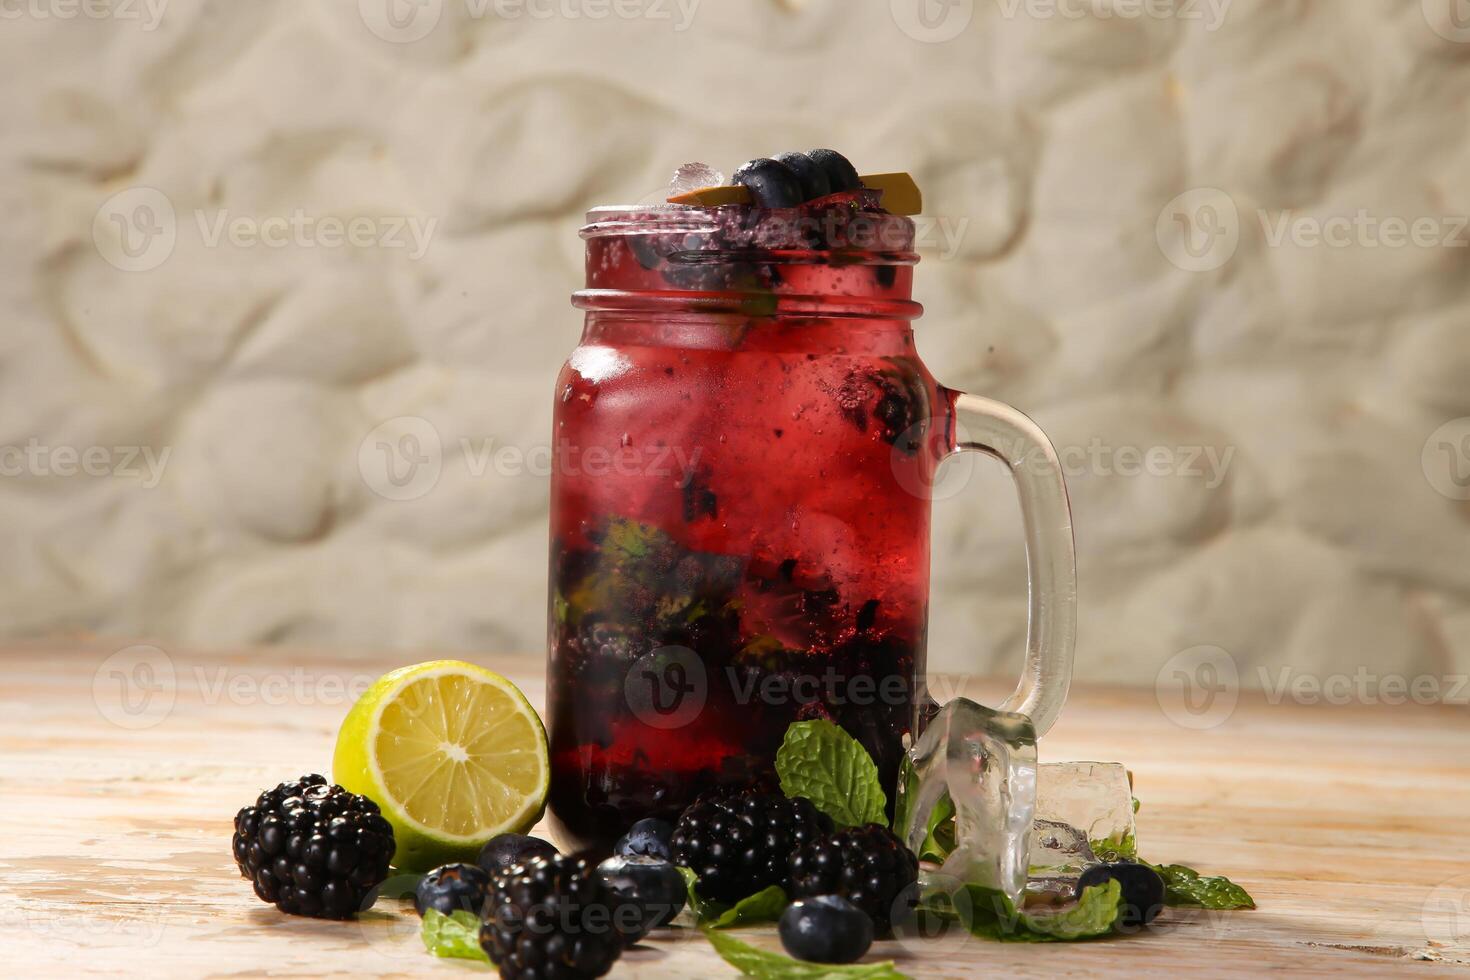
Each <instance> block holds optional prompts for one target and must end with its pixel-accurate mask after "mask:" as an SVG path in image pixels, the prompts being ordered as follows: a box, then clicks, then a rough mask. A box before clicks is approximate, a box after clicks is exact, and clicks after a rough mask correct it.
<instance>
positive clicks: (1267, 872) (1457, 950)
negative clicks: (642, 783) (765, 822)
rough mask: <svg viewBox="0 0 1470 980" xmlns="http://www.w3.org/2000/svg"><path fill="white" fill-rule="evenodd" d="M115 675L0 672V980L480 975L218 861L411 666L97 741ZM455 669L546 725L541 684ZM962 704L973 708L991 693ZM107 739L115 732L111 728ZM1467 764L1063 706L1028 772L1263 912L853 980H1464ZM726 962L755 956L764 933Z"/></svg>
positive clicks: (177, 685)
mask: <svg viewBox="0 0 1470 980" xmlns="http://www.w3.org/2000/svg"><path fill="white" fill-rule="evenodd" d="M118 649H119V647H118V646H116V645H108V646H99V645H96V644H86V643H73V644H66V645H62V644H47V645H34V646H27V647H24V648H11V649H8V650H4V651H0V664H3V666H4V676H5V681H6V682H5V685H4V687H3V693H0V719H3V721H0V872H3V873H0V941H3V949H4V950H5V953H6V960H7V962H6V967H7V972H9V973H11V974H12V975H18V976H43V975H44V976H47V977H56V976H68V975H79V974H81V973H83V972H84V971H85V972H86V973H87V974H91V975H96V976H133V975H137V974H140V973H147V974H149V975H152V976H166V977H174V976H177V977H246V976H260V975H270V976H351V975H364V974H371V975H388V976H393V975H404V976H407V975H416V976H432V975H439V976H444V977H452V976H458V975H465V976H470V975H477V976H488V975H490V974H489V973H488V971H487V970H486V969H485V968H484V967H481V966H477V965H475V964H466V963H459V962H452V961H442V960H436V959H434V958H432V957H430V956H428V955H427V954H425V953H424V951H423V949H422V946H421V945H420V943H419V940H418V936H417V919H416V918H415V917H414V915H413V911H412V909H411V908H409V907H408V906H406V905H403V906H400V905H399V904H398V903H391V902H388V903H380V905H379V906H378V907H377V908H375V909H373V910H372V911H371V912H369V913H368V914H366V915H364V916H363V918H362V919H361V920H360V921H358V922H350V923H327V922H317V921H310V920H301V919H293V918H289V917H286V916H282V915H279V914H277V913H276V912H275V911H274V910H273V909H271V908H269V907H267V906H264V905H262V904H261V903H259V902H258V901H257V900H256V899H255V897H254V896H253V895H252V894H251V892H250V889H249V887H248V886H247V884H246V883H245V882H244V881H242V880H241V879H240V877H239V876H238V874H237V872H236V870H235V867H234V864H233V861H232V860H231V857H230V853H229V835H230V821H231V818H232V817H233V815H234V812H235V810H236V809H237V808H238V807H240V806H241V805H243V804H244V803H246V802H248V801H249V800H251V799H253V798H254V796H255V794H256V793H257V792H259V791H260V789H262V788H264V787H266V786H270V785H274V784H275V783H276V782H278V781H280V780H281V779H284V778H288V777H292V776H295V775H299V774H300V773H302V772H307V771H322V772H325V771H327V769H328V767H329V765H330V753H331V747H332V743H333V739H334V737H335V733H336V728H337V724H338V722H339V721H340V719H341V717H342V715H343V714H344V713H345V711H346V709H347V705H348V703H349V698H350V688H351V687H352V686H353V685H354V684H355V685H358V686H361V685H363V684H366V683H367V682H368V681H370V680H371V679H372V678H374V677H376V676H377V675H378V674H380V673H381V672H383V671H384V670H386V669H389V668H390V667H393V666H396V665H398V664H399V663H402V662H405V661H407V660H410V659H428V658H429V655H428V654H425V655H423V656H419V657H406V656H403V655H397V656H389V655H381V654H375V655H356V656H353V655H339V654H333V655H322V654H314V653H309V652H293V651H281V650H272V651H239V652H233V653H219V654H208V655H205V654H195V653H190V652H186V651H168V653H167V654H166V656H167V660H166V661H161V663H163V664H164V665H165V667H166V670H165V676H163V677H162V678H159V677H157V676H156V677H155V679H156V680H158V683H159V685H160V686H159V687H158V689H157V690H156V691H155V694H154V700H152V701H148V699H147V698H146V697H141V696H140V697H138V698H135V700H134V702H133V704H132V707H133V708H134V709H135V710H136V712H137V713H136V714H134V715H126V714H123V715H119V707H120V702H119V700H118V697H119V694H120V693H121V691H122V689H121V687H120V686H119V684H118V683H117V677H116V676H114V675H113V673H112V669H113V668H122V669H124V670H128V669H131V668H132V667H133V666H135V665H136V663H138V662H139V656H140V655H139V654H138V653H137V652H133V653H124V654H122V655H120V656H119V655H117V651H118ZM145 653H146V652H145ZM148 656H152V655H151V654H148ZM109 658H113V659H111V660H109ZM155 659H156V658H155ZM477 659H479V660H480V662H482V663H484V664H486V665H487V666H490V667H492V668H494V669H497V670H501V671H502V672H504V673H506V674H507V675H509V676H511V677H512V678H513V679H514V680H516V681H517V683H520V684H521V685H522V686H523V687H524V689H525V691H526V693H527V695H528V696H529V697H530V698H531V699H532V701H534V702H537V703H539V702H540V701H541V699H542V697H543V695H544V684H543V682H542V679H541V675H540V668H539V663H538V662H537V661H536V660H534V659H531V658H521V659H511V658H496V657H487V658H477ZM168 671H171V672H172V678H173V684H172V688H173V691H174V693H173V696H172V697H170V696H169V695H168V690H169V687H168V686H166V685H164V682H165V681H167V679H168V678H167V676H166V675H167V672H168ZM972 688H973V689H969V690H967V692H968V693H971V694H978V695H979V696H980V698H981V699H982V700H987V699H988V700H989V701H990V702H991V703H994V701H995V694H996V691H997V689H995V688H989V687H987V685H984V684H978V683H977V684H974V685H973V686H972ZM135 693H137V692H135ZM140 705H141V706H142V707H140ZM118 717H121V718H122V720H123V721H124V722H125V723H126V724H127V725H128V726H130V727H120V726H119V725H118V724H115V723H114V721H112V720H109V718H118ZM144 723H147V727H143V725H144ZM1467 739H1470V714H1467V713H1466V712H1465V711H1464V710H1463V709H1460V708H1449V707H1422V706H1407V707H1385V706H1372V707H1370V706H1355V707H1307V706H1300V705H1271V704H1268V703H1266V702H1265V700H1264V699H1261V698H1259V697H1255V698H1250V697H1247V698H1242V700H1241V702H1240V704H1239V705H1238V706H1237V707H1236V709H1235V711H1234V713H1233V714H1232V715H1231V716H1230V717H1229V719H1228V720H1227V721H1225V722H1224V723H1223V724H1221V725H1220V726H1218V727H1216V728H1214V729H1212V730H1209V731H1190V730H1187V729H1184V728H1180V727H1177V726H1176V725H1174V724H1173V723H1171V722H1170V721H1169V719H1168V718H1167V717H1165V715H1164V714H1163V713H1162V712H1161V711H1160V710H1159V707H1158V705H1157V703H1156V701H1155V698H1154V693H1153V692H1152V691H1147V690H1125V689H1104V688H1084V689H1082V690H1079V691H1077V692H1076V693H1075V694H1074V697H1073V701H1072V703H1071V704H1070V705H1069V706H1068V709H1067V711H1066V713H1065V715H1064V716H1063V719H1062V721H1061V723H1060V724H1059V725H1058V726H1057V729H1056V730H1055V731H1054V732H1053V733H1052V734H1051V735H1049V736H1048V737H1047V738H1046V739H1045V740H1044V741H1043V743H1042V758H1043V760H1044V761H1046V760H1063V759H1102V760H1118V761H1122V762H1125V763H1126V764H1127V765H1128V766H1129V767H1130V768H1131V769H1132V770H1133V771H1134V773H1135V777H1136V784H1135V791H1136V793H1137V795H1138V796H1139V797H1140V798H1141V799H1142V801H1143V807H1142V810H1141V811H1140V812H1139V814H1138V827H1139V840H1140V846H1141V850H1142V852H1143V854H1144V856H1145V857H1147V858H1149V859H1150V860H1153V861H1156V862H1172V861H1180V862H1185V863H1189V864H1192V865H1195V866H1197V867H1198V868H1199V869H1200V870H1201V871H1204V872H1223V873H1227V874H1229V875H1230V876H1231V877H1233V878H1234V879H1236V880H1237V881H1239V882H1241V883H1242V884H1244V885H1245V886H1246V887H1247V888H1249V890H1250V891H1251V893H1252V894H1253V895H1254V896H1255V897H1256V899H1257V901H1258V902H1259V904H1260V908H1259V909H1258V910H1256V911H1254V912H1237V913H1185V912H1179V911H1171V912H1169V913H1166V915H1165V917H1164V918H1162V919H1161V920H1160V922H1159V924H1158V927H1157V928H1154V929H1152V930H1151V931H1150V932H1149V933H1148V934H1146V935H1142V936H1138V937H1134V938H1130V939H1124V940H1114V941H1108V942H1102V943H1091V944H1081V945H1051V946H1025V945H998V944H994V943H987V942H982V941H980V940H963V941H961V940H954V941H914V942H909V943H901V942H889V943H884V944H880V946H879V948H877V949H876V950H875V953H877V954H879V955H882V956H889V957H892V958H894V959H896V960H898V961H899V963H900V966H901V968H902V969H903V970H904V971H905V972H907V973H908V974H910V975H911V976H913V977H916V978H919V977H934V978H941V977H955V978H958V977H971V976H977V975H981V974H986V975H997V976H999V975H1014V976H1023V977H1030V976H1054V975H1059V974H1073V973H1078V974H1089V975H1096V976H1115V975H1116V976H1135V975H1138V974H1139V973H1150V972H1158V973H1160V974H1165V975H1176V974H1186V975H1194V976H1233V975H1237V974H1240V973H1243V972H1249V973H1256V972H1264V971H1268V970H1289V971H1293V972H1296V973H1305V974H1309V975H1324V974H1328V973H1333V974H1344V973H1346V974H1356V975H1364V976H1378V975H1380V974H1382V973H1384V972H1386V971H1388V970H1390V969H1391V968H1393V967H1400V968H1403V969H1415V970H1417V971H1418V972H1419V973H1422V974H1425V975H1432V974H1438V973H1450V972H1454V973H1457V974H1458V973H1462V972H1463V969H1464V968H1463V966H1459V965H1457V964H1467V963H1470V845H1467V839H1470V754H1467V752H1466V747H1467V744H1470V742H1467ZM742 935H743V937H744V938H748V939H750V940H751V941H753V942H756V943H758V944H762V945H769V946H772V947H775V946H776V941H775V938H774V935H773V934H772V931H771V930H769V929H764V930H750V931H747V932H745V933H743V934H742ZM613 975H614V976H619V977H645V978H658V977H686V976H695V977H721V976H733V975H734V971H733V970H731V969H730V968H728V967H727V966H726V965H725V964H724V963H723V962H722V961H720V960H719V959H718V958H717V957H716V956H715V955H714V954H713V953H712V951H711V950H710V948H709V946H708V945H707V944H706V943H704V942H703V941H702V940H700V938H699V937H698V936H697V935H696V934H692V933H690V932H687V931H676V932H675V933H674V934H673V936H672V937H670V938H664V939H660V940H657V941H653V942H650V943H648V944H647V945H646V946H645V947H643V948H640V949H638V950H635V951H633V952H631V953H630V954H629V955H627V956H626V957H625V958H624V959H623V960H622V961H621V962H620V963H619V965H618V967H617V969H616V970H615V972H614V974H613Z"/></svg>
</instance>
